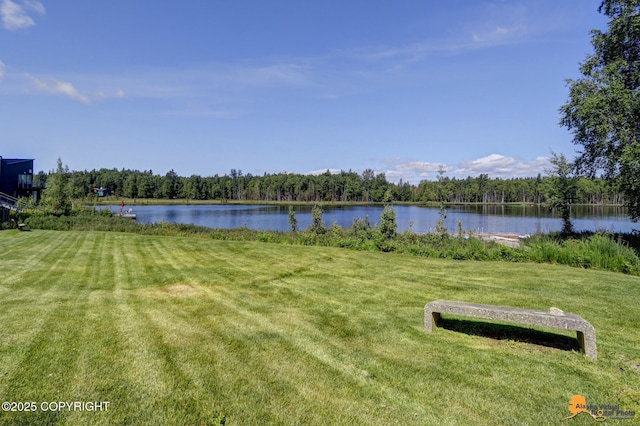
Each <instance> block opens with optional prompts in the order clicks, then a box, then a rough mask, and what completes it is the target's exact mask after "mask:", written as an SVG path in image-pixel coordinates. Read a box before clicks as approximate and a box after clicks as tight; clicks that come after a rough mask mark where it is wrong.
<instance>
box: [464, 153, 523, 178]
mask: <svg viewBox="0 0 640 426" xmlns="http://www.w3.org/2000/svg"><path fill="white" fill-rule="evenodd" d="M515 161H516V160H515V158H511V157H505V156H504V155H500V154H491V155H487V156H486V157H482V158H478V159H476V160H472V161H464V162H462V163H461V164H460V168H459V170H460V173H487V172H489V171H496V170H499V171H503V170H507V169H508V168H509V167H511V166H512V165H513V163H515Z"/></svg>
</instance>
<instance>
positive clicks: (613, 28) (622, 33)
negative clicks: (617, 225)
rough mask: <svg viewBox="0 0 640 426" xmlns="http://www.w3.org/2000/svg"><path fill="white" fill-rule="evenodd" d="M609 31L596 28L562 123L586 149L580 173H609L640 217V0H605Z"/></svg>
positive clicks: (631, 213) (633, 216)
mask: <svg viewBox="0 0 640 426" xmlns="http://www.w3.org/2000/svg"><path fill="white" fill-rule="evenodd" d="M598 11H599V12H600V13H602V14H604V15H605V16H607V17H608V18H609V22H608V28H607V30H606V31H604V32H603V31H600V30H592V31H591V37H592V38H591V44H592V45H593V53H592V54H589V55H587V57H586V59H585V61H584V62H583V63H582V64H581V65H580V72H581V74H582V77H581V78H579V79H577V80H567V83H568V86H569V99H568V101H567V103H566V104H565V105H564V106H562V107H561V108H560V113H561V120H560V123H561V125H563V126H565V127H567V128H568V129H569V130H570V131H571V132H572V133H573V142H574V143H575V144H577V145H582V147H583V150H582V152H580V154H579V155H578V157H577V158H576V161H575V165H576V167H577V170H578V171H579V172H584V173H586V174H587V175H590V176H594V175H596V174H599V173H603V174H604V176H605V177H607V178H608V179H610V180H612V181H615V182H616V183H617V184H618V185H619V188H620V190H621V191H622V192H623V193H624V195H625V203H626V205H627V207H628V211H629V216H630V217H631V219H632V220H633V221H637V220H638V218H640V182H639V181H638V176H639V175H640V160H639V158H640V0H604V1H603V2H602V3H601V4H600V7H599V8H598Z"/></svg>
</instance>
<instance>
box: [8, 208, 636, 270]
mask: <svg viewBox="0 0 640 426" xmlns="http://www.w3.org/2000/svg"><path fill="white" fill-rule="evenodd" d="M15 219H16V220H17V221H18V222H23V223H25V224H26V225H27V227H28V228H31V229H49V230H61V231H63V230H84V231H89V230H92V231H116V232H130V233H136V234H143V235H167V236H192V237H199V238H209V239H215V240H236V241H261V242H269V243H279V244H290V245H305V246H325V247H343V248H349V249H353V250H365V251H382V252H398V253H408V254H412V255H416V256H422V257H431V258H440V259H454V260H476V261H484V260H502V261H509V262H538V263H551V264H563V265H570V266H574V267H580V268H590V269H598V270H607V271H613V272H621V273H625V274H631V275H640V256H639V253H640V250H639V249H640V235H638V234H637V233H634V234H613V233H603V232H598V233H593V232H582V233H578V234H571V235H564V234H561V233H551V234H540V235H533V236H531V237H529V238H526V239H523V240H521V244H520V247H519V248H513V247H507V246H505V245H501V244H498V243H495V242H491V241H483V240H481V239H479V238H476V236H474V235H473V233H469V232H464V231H463V229H462V224H459V226H458V230H457V232H456V233H453V234H451V233H449V232H447V230H446V229H444V228H443V227H442V226H441V224H438V225H437V226H436V232H433V233H428V234H416V233H414V232H411V231H405V232H396V229H397V226H396V222H395V213H394V212H393V209H392V208H390V207H389V208H387V209H385V211H384V212H383V213H382V216H381V223H380V224H379V225H378V226H373V225H372V224H371V223H370V222H369V220H368V219H367V218H364V219H358V218H356V219H355V220H354V223H353V226H352V227H350V228H342V227H340V226H338V225H336V224H333V225H332V226H325V225H324V223H323V222H322V210H321V209H320V208H317V209H315V214H314V222H313V223H312V225H311V226H310V227H309V228H308V229H306V230H297V220H296V218H295V213H293V210H291V213H290V218H289V221H290V224H291V226H292V231H289V232H282V231H263V230H253V229H248V228H246V227H241V228H235V229H212V228H207V227H203V226H196V225H188V224H174V223H165V222H160V223H156V224H138V223H136V222H134V221H132V220H130V219H126V218H122V217H118V216H114V215H113V214H112V213H111V212H110V211H109V210H95V209H84V208H83V209H77V210H74V211H73V212H72V213H71V214H70V215H55V214H50V213H46V212H41V211H23V212H20V213H18V214H17V215H15Z"/></svg>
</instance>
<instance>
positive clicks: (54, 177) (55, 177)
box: [42, 158, 73, 215]
mask: <svg viewBox="0 0 640 426" xmlns="http://www.w3.org/2000/svg"><path fill="white" fill-rule="evenodd" d="M70 177H71V174H70V173H69V167H67V166H63V165H62V159H60V158H58V161H57V167H56V171H55V172H53V173H51V174H49V177H48V178H47V187H46V189H45V190H44V194H43V198H42V204H43V205H44V206H46V207H49V208H50V209H51V210H53V211H54V212H56V213H58V214H64V215H68V214H70V213H71V209H72V207H73V204H72V201H71V196H72V192H73V186H72V181H71V179H70Z"/></svg>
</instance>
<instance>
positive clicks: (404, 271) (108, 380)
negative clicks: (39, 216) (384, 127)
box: [0, 230, 640, 425]
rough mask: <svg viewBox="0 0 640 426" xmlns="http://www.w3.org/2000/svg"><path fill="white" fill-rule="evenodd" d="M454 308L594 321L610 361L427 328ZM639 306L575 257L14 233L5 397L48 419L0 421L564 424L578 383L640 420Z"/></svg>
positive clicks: (553, 338)
mask: <svg viewBox="0 0 640 426" xmlns="http://www.w3.org/2000/svg"><path fill="white" fill-rule="evenodd" d="M436 299H452V300H462V301H470V302H478V303H487V304H498V305H508V306H516V307H523V308H531V309H542V310H547V309H548V308H549V307H551V306H555V307H558V308H560V309H562V310H564V311H566V312H572V313H576V314H578V315H581V316H582V317H584V318H585V319H587V320H588V321H590V322H591V323H592V324H593V325H594V327H595V329H596V333H597V339H598V357H599V359H598V361H595V362H594V361H591V360H589V359H588V358H586V357H585V356H584V355H582V354H580V353H579V352H577V351H575V350H572V348H573V347H574V340H573V337H574V334H573V333H571V332H558V331H556V330H545V329H540V330H539V331H538V332H524V331H522V329H519V328H514V327H507V326H493V325H487V324H486V323H479V322H475V321H464V318H458V319H456V318H448V319H447V318H445V319H446V322H445V325H446V328H438V329H437V330H435V331H434V332H433V333H431V334H427V333H425V332H424V329H423V308H424V304H425V303H426V302H429V301H432V300H436ZM639 302H640V278H638V277H630V276H626V275H622V274H615V273H607V272H598V271H591V270H581V269H577V268H570V267H564V266H554V265H541V264H517V263H506V262H470V261H461V262H460V261H444V260H436V259H424V258H419V257H414V256H408V255H399V254H393V253H377V252H357V251H350V250H346V249H339V248H325V247H306V246H289V245H277V244H268V243H259V242H233V241H212V240H207V239H201V238H179V237H154V236H143V235H134V234H122V233H113V232H72V231H70V232H55V231H39V230H34V231H31V232H18V231H3V232H0V307H1V309H0V402H3V401H15V402H35V403H36V406H37V410H36V411H34V412H4V411H0V424H55V423H58V424H73V425H75V424H78V425H85V424H153V425H161V424H190V425H192V424H220V420H221V418H222V417H223V416H224V419H225V421H226V424H227V425H230V424H239V425H247V424H249V425H252V424H256V425H259V424H260V425H261V424H323V425H324V424H349V425H352V424H361V425H371V424H380V425H383V424H384V425H386V424H399V425H407V424H422V425H424V424H429V425H430V424H434V425H447V424H450V425H461V424H556V423H558V422H561V421H562V420H563V418H565V417H567V416H569V415H570V412H569V409H568V407H569V400H570V399H571V397H572V396H573V395H575V394H577V395H584V396H585V397H586V399H587V403H589V404H593V403H601V404H614V405H616V404H617V405H620V408H624V409H627V410H634V411H636V412H639V411H640V303H639ZM558 334H559V335H558ZM494 335H500V336H503V337H505V336H506V337H507V338H506V339H502V340H499V339H495V338H492V337H488V336H494ZM570 337H571V338H570ZM50 401H67V402H73V401H83V402H88V401H107V402H109V406H108V410H106V411H93V412H91V411H67V410H61V411H56V410H54V411H43V410H42V409H41V407H42V403H43V402H50ZM638 421H640V413H639V414H638V415H637V416H636V418H635V419H634V420H626V421H623V423H621V424H629V425H630V424H633V423H634V422H638ZM593 422H594V420H593V419H592V418H590V417H589V416H588V415H587V414H585V413H583V414H580V415H579V416H578V417H577V418H574V419H571V420H566V423H567V424H576V425H580V424H592V423H593ZM621 422H622V421H621Z"/></svg>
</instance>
